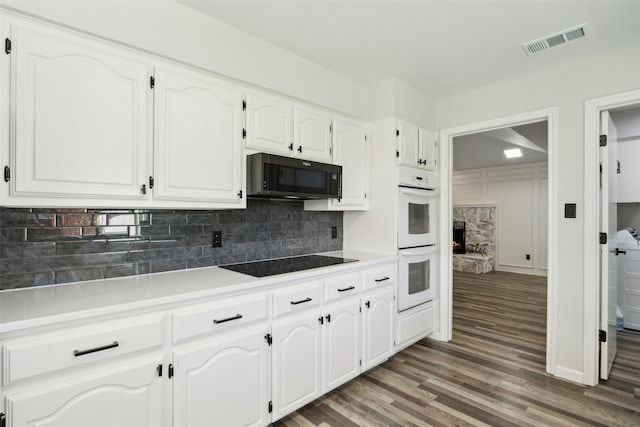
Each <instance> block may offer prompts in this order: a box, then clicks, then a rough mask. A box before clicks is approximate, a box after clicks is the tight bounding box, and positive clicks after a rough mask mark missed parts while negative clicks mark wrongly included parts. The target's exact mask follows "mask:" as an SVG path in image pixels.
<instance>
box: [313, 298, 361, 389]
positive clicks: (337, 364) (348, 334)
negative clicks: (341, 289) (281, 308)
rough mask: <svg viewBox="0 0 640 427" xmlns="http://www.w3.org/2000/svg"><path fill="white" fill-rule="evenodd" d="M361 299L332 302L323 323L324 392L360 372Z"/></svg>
mask: <svg viewBox="0 0 640 427" xmlns="http://www.w3.org/2000/svg"><path fill="white" fill-rule="evenodd" d="M360 320H361V319H360V299H359V298H356V299H353V298H352V299H351V300H350V301H349V300H347V301H346V302H344V301H343V302H340V303H336V304H332V305H330V306H329V309H328V310H326V311H325V316H324V325H323V331H322V335H323V339H322V346H323V357H322V361H323V363H324V369H323V372H324V381H323V383H324V384H323V390H322V392H323V393H327V392H328V391H329V390H332V389H334V388H336V387H337V386H339V385H341V384H343V383H345V382H347V381H349V380H350V379H352V378H355V377H357V376H358V374H359V373H360V324H361V322H360Z"/></svg>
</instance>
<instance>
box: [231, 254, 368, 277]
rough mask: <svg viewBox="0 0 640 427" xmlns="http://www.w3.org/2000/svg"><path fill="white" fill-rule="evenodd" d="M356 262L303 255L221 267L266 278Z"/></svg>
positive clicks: (346, 259) (353, 260)
mask: <svg viewBox="0 0 640 427" xmlns="http://www.w3.org/2000/svg"><path fill="white" fill-rule="evenodd" d="M355 261H357V259H349V258H337V257H332V256H324V255H303V256H297V257H290V258H280V259H271V260H267V261H254V262H245V263H242V264H230V265H221V266H220V267H222V268H226V269H227V270H233V271H237V272H238V273H244V274H248V275H249V276H254V277H266V276H273V275H276V274H284V273H293V272H294V271H302V270H308V269H310V268H318V267H327V266H330V265H337V264H345V263H347V262H355Z"/></svg>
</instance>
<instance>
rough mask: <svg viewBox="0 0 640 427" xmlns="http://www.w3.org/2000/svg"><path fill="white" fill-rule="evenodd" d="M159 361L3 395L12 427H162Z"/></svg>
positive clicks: (139, 363)
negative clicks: (5, 396)
mask: <svg viewBox="0 0 640 427" xmlns="http://www.w3.org/2000/svg"><path fill="white" fill-rule="evenodd" d="M159 363H160V357H157V358H155V359H147V360H146V361H143V362H138V363H135V364H128V365H126V366H123V367H122V368H119V369H114V370H109V371H105V372H103V373H101V374H98V375H91V376H84V377H76V378H73V379H71V380H68V381H62V382H59V383H56V384H53V385H50V386H46V387H38V388H36V389H34V390H31V391H26V392H21V393H15V394H9V395H8V396H7V399H6V402H7V416H8V421H9V423H8V425H10V426H12V427H27V426H38V427H69V426H92V427H113V426H123V427H157V426H160V425H162V419H161V414H162V406H161V405H162V393H161V378H160V377H158V374H157V371H156V366H157V365H158V364H159Z"/></svg>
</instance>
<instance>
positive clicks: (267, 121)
mask: <svg viewBox="0 0 640 427" xmlns="http://www.w3.org/2000/svg"><path fill="white" fill-rule="evenodd" d="M246 114H247V140H246V147H247V148H250V149H252V150H256V151H264V152H267V153H272V154H279V155H281V156H292V155H293V149H294V148H293V145H294V144H293V106H292V105H291V104H288V103H286V102H285V101H283V100H280V99H277V98H274V97H271V96H268V95H262V94H259V93H255V92H248V93H247V113H246Z"/></svg>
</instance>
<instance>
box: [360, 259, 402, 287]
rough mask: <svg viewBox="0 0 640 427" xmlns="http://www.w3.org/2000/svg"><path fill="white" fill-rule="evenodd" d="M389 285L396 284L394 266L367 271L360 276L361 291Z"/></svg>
mask: <svg viewBox="0 0 640 427" xmlns="http://www.w3.org/2000/svg"><path fill="white" fill-rule="evenodd" d="M391 283H396V266H395V264H392V265H386V266H384V267H378V268H374V269H372V270H367V271H365V272H364V273H363V274H362V290H363V291H367V290H369V289H373V288H377V287H378V286H384V285H388V284H391Z"/></svg>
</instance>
